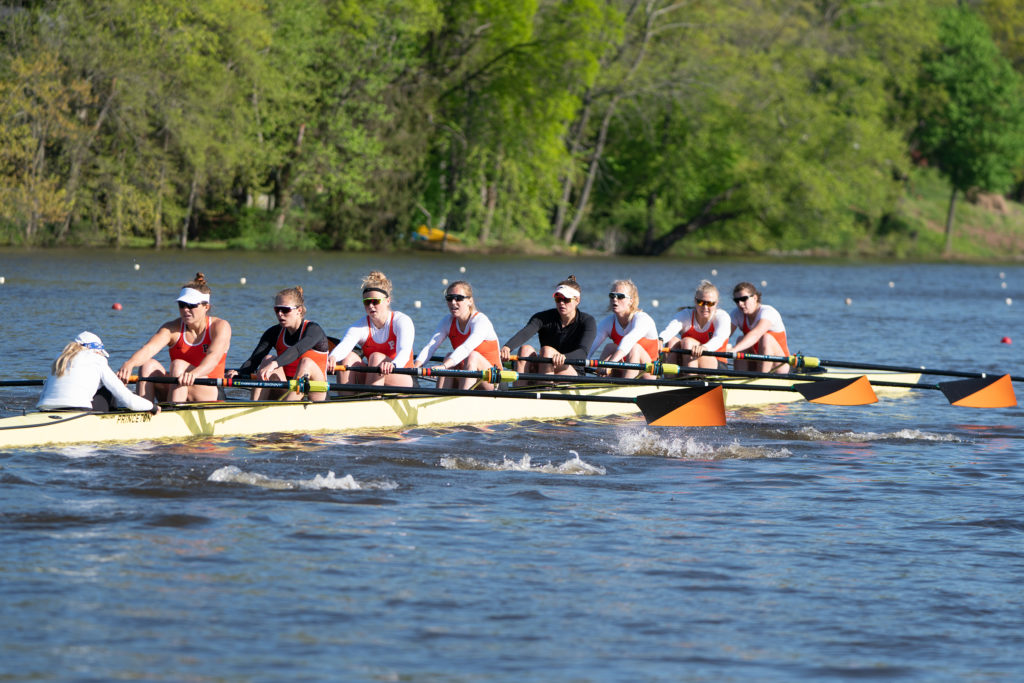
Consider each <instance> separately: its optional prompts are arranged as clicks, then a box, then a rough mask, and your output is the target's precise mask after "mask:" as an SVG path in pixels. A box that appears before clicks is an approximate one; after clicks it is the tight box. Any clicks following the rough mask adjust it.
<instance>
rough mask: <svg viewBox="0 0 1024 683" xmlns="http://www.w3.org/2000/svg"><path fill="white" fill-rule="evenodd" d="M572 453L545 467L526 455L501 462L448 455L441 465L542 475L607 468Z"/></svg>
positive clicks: (592, 472) (598, 471) (594, 472)
mask: <svg viewBox="0 0 1024 683" xmlns="http://www.w3.org/2000/svg"><path fill="white" fill-rule="evenodd" d="M569 452H570V453H572V456H573V457H571V458H569V459H568V460H566V461H565V462H563V463H561V464H557V465H556V464H554V463H551V462H550V461H549V462H548V463H547V464H544V465H534V464H533V463H532V462H531V460H530V456H529V455H524V456H523V457H522V458H520V459H519V460H512V459H509V458H508V456H505V457H504V458H503V459H502V461H501V462H494V461H490V460H480V459H478V458H472V457H464V456H452V455H446V456H445V457H443V458H441V461H440V465H441V467H443V468H444V469H446V470H487V471H492V472H535V473H541V474H576V475H585V476H592V475H603V474H605V473H606V470H605V468H603V467H600V466H597V465H591V464H590V463H588V462H586V461H584V460H582V459H581V458H580V456H579V453H577V452H576V451H569Z"/></svg>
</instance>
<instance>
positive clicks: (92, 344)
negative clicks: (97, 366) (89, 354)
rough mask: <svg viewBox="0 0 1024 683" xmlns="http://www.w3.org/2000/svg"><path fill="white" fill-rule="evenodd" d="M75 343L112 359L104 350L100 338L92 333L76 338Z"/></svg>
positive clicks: (84, 333) (83, 333)
mask: <svg viewBox="0 0 1024 683" xmlns="http://www.w3.org/2000/svg"><path fill="white" fill-rule="evenodd" d="M75 343H77V344H81V345H82V346H84V347H85V348H87V349H92V350H93V351H95V352H96V353H99V354H102V355H103V356H105V357H106V358H110V354H109V353H107V351H106V349H104V348H103V342H102V341H100V338H99V337H97V336H96V335H95V334H93V333H92V332H82V333H81V334H80V335H78V336H77V337H75Z"/></svg>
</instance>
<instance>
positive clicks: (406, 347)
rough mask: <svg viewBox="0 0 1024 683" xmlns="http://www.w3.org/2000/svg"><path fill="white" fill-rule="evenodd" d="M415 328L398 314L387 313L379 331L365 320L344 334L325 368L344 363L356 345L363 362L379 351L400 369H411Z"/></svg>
mask: <svg viewBox="0 0 1024 683" xmlns="http://www.w3.org/2000/svg"><path fill="white" fill-rule="evenodd" d="M415 335H416V328H415V326H414V325H413V322H412V318H410V317H409V316H407V315H406V314H405V313H401V312H399V311H391V317H390V318H388V321H387V323H385V324H384V325H383V326H381V327H376V326H374V324H373V323H372V322H370V317H369V316H366V317H364V318H362V319H361V320H357V321H356V322H355V323H353V324H352V326H351V327H349V328H348V330H347V331H346V332H345V336H344V337H342V338H341V341H340V342H338V345H337V346H335V347H334V350H333V351H331V356H330V359H329V361H328V366H330V367H333V366H334V365H335V364H337V363H340V362H342V361H343V360H345V357H346V356H347V355H348V354H349V353H351V352H352V350H353V349H354V348H355V347H356V345H359V346H361V347H362V356H363V359H366V358H369V356H370V354H371V353H374V352H377V351H380V352H381V353H383V354H384V355H385V356H387V357H388V358H389V359H390V360H391V361H392V362H393V363H394V364H395V365H397V366H398V367H400V368H407V367H410V366H411V365H412V350H413V337H414V336H415Z"/></svg>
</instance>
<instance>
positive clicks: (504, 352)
mask: <svg viewBox="0 0 1024 683" xmlns="http://www.w3.org/2000/svg"><path fill="white" fill-rule="evenodd" d="M499 355H500V356H501V360H502V361H504V362H506V363H507V362H508V360H509V359H510V358H511V357H512V349H510V348H509V347H507V346H502V347H501V351H500V352H499Z"/></svg>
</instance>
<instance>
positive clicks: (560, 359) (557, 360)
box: [551, 353, 565, 365]
mask: <svg viewBox="0 0 1024 683" xmlns="http://www.w3.org/2000/svg"><path fill="white" fill-rule="evenodd" d="M551 362H552V363H554V364H555V365H565V354H564V353H555V355H553V356H551Z"/></svg>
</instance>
